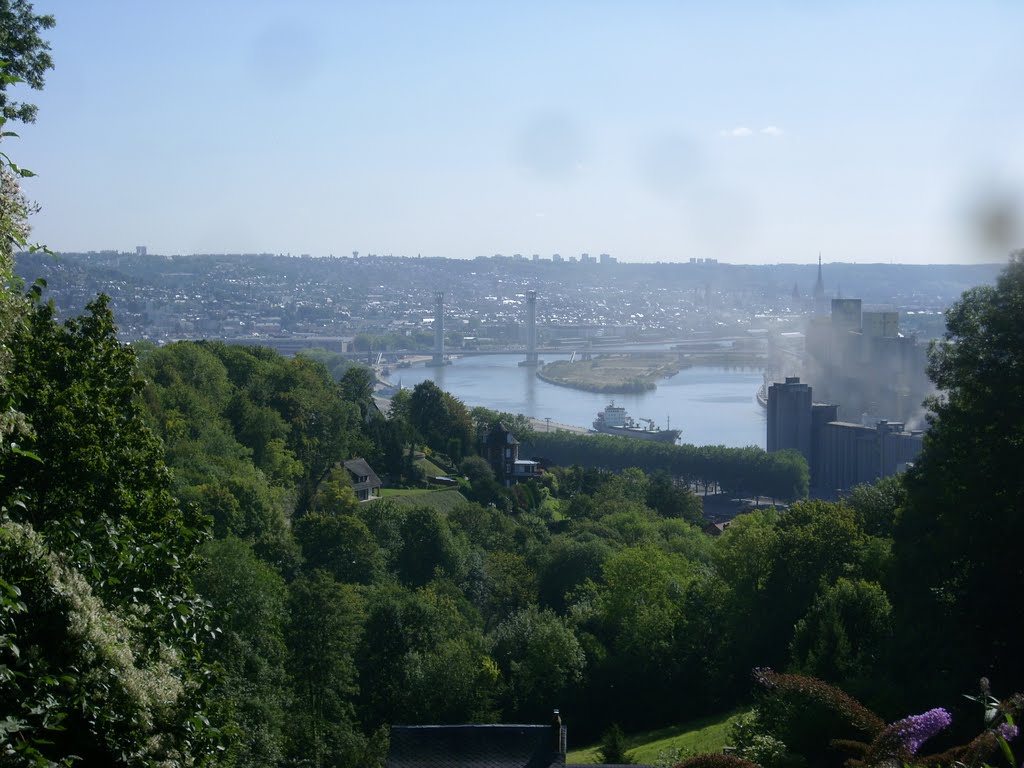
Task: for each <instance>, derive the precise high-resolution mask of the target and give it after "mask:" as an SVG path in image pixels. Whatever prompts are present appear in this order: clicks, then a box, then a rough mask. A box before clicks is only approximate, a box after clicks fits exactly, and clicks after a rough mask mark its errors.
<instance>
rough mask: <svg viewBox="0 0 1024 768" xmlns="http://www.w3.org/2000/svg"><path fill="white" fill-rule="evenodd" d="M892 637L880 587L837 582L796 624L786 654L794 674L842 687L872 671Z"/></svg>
mask: <svg viewBox="0 0 1024 768" xmlns="http://www.w3.org/2000/svg"><path fill="white" fill-rule="evenodd" d="M891 632H892V606H891V605H890V604H889V598H888V597H887V596H886V594H885V590H883V589H882V587H881V586H879V585H878V584H875V583H873V582H868V581H863V580H857V581H853V580H850V579H842V578H841V579H839V580H838V581H836V583H835V584H833V585H832V586H831V587H829V588H828V589H826V590H825V591H824V592H823V593H821V594H820V595H818V597H817V598H816V599H815V601H814V603H813V604H812V605H811V608H810V610H809V611H808V612H807V614H806V615H805V616H804V618H802V619H800V621H798V622H797V624H796V629H795V630H794V633H793V642H792V645H791V646H790V650H791V652H792V656H793V663H794V666H795V667H796V669H797V671H799V672H801V673H803V674H805V675H812V676H814V677H820V678H823V679H825V680H831V681H834V682H842V681H844V680H852V679H857V678H861V679H863V678H866V677H867V676H869V675H871V674H872V673H874V672H875V671H876V668H877V667H878V665H879V662H880V661H881V653H882V651H883V649H884V647H885V641H886V640H887V639H888V637H889V634H890V633H891Z"/></svg>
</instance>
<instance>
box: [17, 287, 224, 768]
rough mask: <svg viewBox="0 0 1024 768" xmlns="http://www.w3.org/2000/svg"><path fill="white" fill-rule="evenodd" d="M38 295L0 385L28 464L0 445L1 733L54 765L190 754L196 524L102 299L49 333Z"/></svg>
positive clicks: (52, 323) (197, 691)
mask: <svg viewBox="0 0 1024 768" xmlns="http://www.w3.org/2000/svg"><path fill="white" fill-rule="evenodd" d="M40 293H41V291H40V290H39V289H34V290H33V291H32V293H31V297H32V301H33V304H32V307H31V310H30V313H29V315H28V317H27V318H25V319H24V322H21V323H19V324H17V325H16V326H15V328H14V329H13V333H12V335H11V338H10V350H11V354H12V363H13V365H12V367H11V369H10V373H9V376H8V380H7V387H8V389H7V396H8V399H9V403H10V405H11V406H12V407H13V408H15V409H16V410H17V411H19V412H20V413H22V414H24V417H25V419H26V420H27V422H28V423H29V425H30V427H31V438H30V443H27V444H29V445H30V447H31V449H32V450H33V452H34V453H35V454H36V455H37V457H33V456H29V455H25V454H23V453H18V452H13V451H9V450H5V451H3V452H0V499H2V500H3V503H4V504H5V505H6V508H5V517H4V520H3V525H2V526H0V531H2V537H0V538H2V542H0V550H2V553H0V573H2V574H3V575H2V577H0V578H2V581H3V584H2V586H3V589H4V591H5V595H4V597H5V598H6V599H5V601H4V606H3V608H4V612H3V616H2V619H0V621H2V623H3V624H4V628H3V629H2V630H0V634H2V635H4V641H3V643H2V644H0V654H2V655H3V659H2V661H0V665H3V666H4V667H5V668H6V669H7V670H9V671H10V673H11V674H7V675H4V676H3V679H2V680H0V686H2V688H3V690H2V691H0V701H2V702H4V710H3V716H4V717H5V718H9V720H8V721H7V722H8V723H9V724H10V725H11V726H12V727H10V728H8V737H9V738H11V739H12V741H13V742H14V743H17V744H18V745H19V748H20V749H22V750H24V752H23V754H26V755H28V756H32V753H31V750H37V755H38V756H40V758H41V759H42V758H45V759H49V760H54V761H57V760H63V759H65V758H68V756H69V755H79V756H81V757H82V758H83V759H84V760H85V761H87V762H95V763H103V764H114V763H118V762H127V761H128V760H129V759H132V760H136V761H138V762H140V763H141V762H145V761H159V760H162V759H169V756H170V755H172V754H175V753H177V754H178V755H180V756H182V759H188V760H191V759H193V758H194V759H195V760H197V761H203V760H205V759H207V758H206V757H205V756H207V755H210V756H212V755H213V754H214V753H215V752H214V750H213V749H212V747H211V745H210V744H209V742H208V740H207V735H204V733H205V731H206V729H205V727H204V726H203V725H202V719H201V717H200V712H199V710H200V708H201V706H202V704H201V697H202V695H203V694H202V691H203V690H204V685H203V680H204V679H205V675H206V673H207V672H208V669H207V668H206V666H205V664H204V661H203V656H202V642H203V638H204V637H209V632H210V628H209V625H208V624H207V622H206V618H205V610H204V606H203V604H202V601H201V600H200V599H199V598H198V597H197V596H196V594H195V592H194V589H193V586H192V582H191V578H190V574H191V572H192V570H193V566H194V563H195V551H196V546H197V544H198V542H199V541H200V540H201V539H202V538H204V536H205V534H206V521H205V519H204V518H202V517H201V516H199V515H197V514H196V513H195V512H194V510H191V509H188V508H185V509H183V508H181V507H180V506H179V505H178V503H177V501H176V500H175V499H174V497H173V495H172V493H171V481H170V476H169V474H168V472H167V469H166V467H165V465H164V462H163V459H162V453H163V452H162V448H161V446H160V443H159V441H157V440H156V439H155V438H154V436H153V435H152V433H151V432H150V431H149V430H148V429H147V427H146V425H145V422H144V420H143V418H142V416H141V409H140V406H139V403H138V395H139V393H140V390H141V387H142V384H141V382H140V381H139V380H138V379H137V378H136V376H135V356H134V354H133V353H132V351H131V350H130V349H129V348H127V347H124V346H122V345H121V344H119V343H118V341H117V338H116V329H115V327H114V324H113V318H112V316H111V313H110V310H109V309H108V307H107V303H106V299H105V298H103V297H101V298H100V299H97V300H96V301H94V302H92V303H91V304H90V305H89V306H88V308H87V309H88V313H87V314H86V315H84V316H82V317H78V318H73V319H71V320H68V321H66V322H65V323H64V324H58V323H57V322H56V320H55V319H54V310H53V307H52V306H51V305H48V304H43V303H42V302H41V301H40ZM19 593H20V594H19ZM12 596H15V597H19V599H18V600H16V601H15V602H14V603H13V604H12V603H10V602H8V601H9V599H10V598H11V597H12ZM15 617H17V618H15ZM57 726H59V727H61V728H63V730H56V728H57ZM129 756H131V757H129Z"/></svg>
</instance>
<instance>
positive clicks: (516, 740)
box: [385, 717, 645, 768]
mask: <svg viewBox="0 0 1024 768" xmlns="http://www.w3.org/2000/svg"><path fill="white" fill-rule="evenodd" d="M565 753H566V729H565V726H563V725H562V724H561V721H560V720H558V719H557V717H556V719H555V720H554V721H553V722H552V724H551V725H393V726H391V748H390V751H389V752H388V759H387V762H386V763H385V765H386V767H387V768H583V767H582V766H574V765H568V764H566V762H565ZM586 768H616V767H615V766H610V765H605V766H601V765H589V766H587V767H586ZM632 768H645V766H636V765H634V766H632Z"/></svg>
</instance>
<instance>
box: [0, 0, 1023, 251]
mask: <svg viewBox="0 0 1024 768" xmlns="http://www.w3.org/2000/svg"><path fill="white" fill-rule="evenodd" d="M35 8H36V11H37V12H41V13H52V14H54V15H55V16H56V18H57V27H56V28H55V29H53V30H50V31H49V32H47V33H45V34H46V35H47V36H48V39H49V40H50V42H51V46H52V53H53V57H54V60H55V62H56V68H55V69H54V70H53V71H52V72H50V73H49V75H48V76H47V83H46V88H45V89H44V90H43V91H42V92H31V94H30V95H28V96H27V98H28V99H29V100H31V101H34V102H35V103H36V104H38V105H39V115H38V120H37V122H36V123H35V124H34V125H29V126H17V127H16V130H17V131H18V133H19V134H20V138H18V139H9V140H5V146H4V151H6V152H7V153H8V154H10V155H11V156H12V158H13V159H14V160H15V161H16V162H19V164H21V165H23V166H26V167H28V168H31V169H32V170H33V171H35V172H36V173H37V174H38V176H37V177H36V178H34V179H31V180H29V181H28V182H26V184H25V187H26V191H27V192H28V194H29V195H30V196H31V197H32V198H33V199H35V200H37V201H38V202H39V204H40V205H41V206H42V210H41V212H40V213H39V214H38V215H37V216H36V217H35V218H34V222H33V225H34V233H33V240H35V241H39V242H43V243H46V244H47V245H49V246H50V247H51V248H53V249H54V250H58V251H59V250H66V251H85V250H103V249H114V250H132V249H134V248H135V246H137V245H146V246H147V247H148V249H149V252H150V253H162V254H176V253H181V254H189V253H247V252H270V253H290V254H293V255H297V254H307V253H308V254H311V255H314V256H326V255H329V254H334V255H343V254H349V253H351V252H352V251H353V250H358V251H359V252H360V253H361V254H369V253H377V254H394V255H400V254H401V255H409V256H415V255H417V254H422V255H423V256H447V257H456V258H473V257H475V256H480V255H493V254H496V253H501V254H505V255H511V254H514V253H522V254H524V255H527V256H529V255H531V254H534V253H539V254H541V256H542V257H545V258H548V257H550V256H551V254H553V253H560V254H562V255H563V256H565V257H568V256H572V255H579V254H581V253H584V252H586V253H590V254H592V255H596V254H599V253H610V254H611V255H612V256H615V257H617V258H618V259H619V260H620V261H630V262H637V261H647V262H650V261H686V260H688V259H689V258H693V257H696V258H717V259H720V260H722V261H727V262H732V263H746V264H756V263H780V262H813V261H815V260H816V259H817V256H818V254H819V252H820V253H821V254H822V257H823V259H824V260H825V261H826V262H835V261H845V262H862V263H863V262H883V263H888V262H896V263H939V262H972V261H994V260H998V259H1000V258H1005V256H1006V254H1007V253H1008V252H1009V251H1010V250H1012V249H1014V248H1019V247H1021V246H1022V245H1024V99H1022V98H1021V97H1020V95H1021V94H1022V93H1024V46H1021V45H1020V42H1019V36H1020V30H1021V29H1024V3H1020V2H1016V1H1009V0H1007V1H1004V2H989V1H987V0H979V1H977V2H971V3H963V2H957V3H946V2H941V0H940V1H937V2H898V1H897V0H889V1H888V2H870V1H866V2H818V3H812V2H809V0H800V1H794V2H773V1H772V0H761V1H760V2H720V3H718V2H703V3H697V2H685V0H674V1H671V2H660V1H655V0H648V1H646V2H644V1H643V0H636V1H633V2H626V0H620V1H619V2H603V1H602V0H589V1H588V2H582V1H580V2H569V1H568V0H564V1H559V0H547V1H546V2H533V1H532V0H516V2H505V3H499V2H490V0H484V1H483V2H481V0H466V1H465V2H455V1H450V2H443V1H441V0H417V1H416V2H412V1H409V2H397V1H394V0H392V1H389V0H379V1H378V2H369V1H368V0H367V1H361V2H327V1H326V0H325V1H324V2H313V1H311V0H310V1H307V0H288V1H286V2H282V1H278V2H261V0H208V1H204V2H199V1H198V0H180V1H179V2H174V3H154V2H128V1H127V0H119V1H117V2H113V1H110V2H107V1H106V0H90V2H81V0H52V1H50V2H46V1H44V0H36V1H35Z"/></svg>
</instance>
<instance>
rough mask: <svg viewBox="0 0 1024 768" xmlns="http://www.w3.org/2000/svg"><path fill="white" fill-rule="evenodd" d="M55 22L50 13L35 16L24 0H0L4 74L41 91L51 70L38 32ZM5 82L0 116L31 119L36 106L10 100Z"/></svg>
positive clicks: (0, 50) (0, 90)
mask: <svg viewBox="0 0 1024 768" xmlns="http://www.w3.org/2000/svg"><path fill="white" fill-rule="evenodd" d="M56 23H57V22H56V20H55V19H54V18H53V16H50V15H46V14H44V15H37V14H36V13H35V10H34V9H33V7H32V3H30V2H27V0H0V62H5V67H4V74H6V75H7V76H9V77H16V78H19V79H20V80H23V81H24V82H25V83H27V84H28V86H29V87H30V88H33V89H35V90H37V91H38V90H41V89H42V87H43V84H44V76H45V75H46V71H47V70H48V69H53V59H52V58H51V56H50V44H49V43H48V42H47V41H46V40H44V39H43V38H42V37H40V34H39V33H40V32H41V31H42V30H45V29H52V28H53V27H54V25H55V24H56ZM7 85H8V83H7V82H6V81H4V80H0V115H2V116H3V118H4V119H6V120H20V121H21V122H23V123H33V122H35V119H36V112H37V107H36V105H35V104H26V103H24V102H17V101H14V100H12V99H11V98H10V97H9V96H8V94H7Z"/></svg>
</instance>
